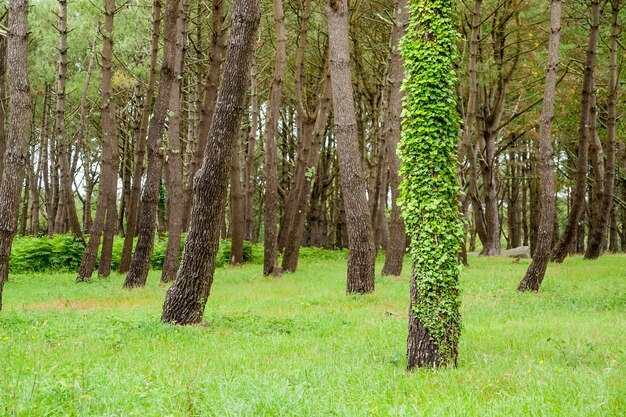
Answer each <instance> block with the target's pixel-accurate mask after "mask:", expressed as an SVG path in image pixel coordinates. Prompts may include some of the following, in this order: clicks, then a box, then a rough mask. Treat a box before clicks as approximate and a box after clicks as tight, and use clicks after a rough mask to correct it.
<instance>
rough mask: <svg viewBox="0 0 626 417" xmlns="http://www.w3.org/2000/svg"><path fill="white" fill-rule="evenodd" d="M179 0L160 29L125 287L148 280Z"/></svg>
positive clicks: (169, 6)
mask: <svg viewBox="0 0 626 417" xmlns="http://www.w3.org/2000/svg"><path fill="white" fill-rule="evenodd" d="M180 2H181V0H169V1H168V2H167V5H166V7H165V22H164V27H163V39H164V43H163V62H162V63H161V71H160V75H159V87H158V90H157V97H156V101H155V103H154V115H153V116H152V120H151V121H150V126H149V127H148V138H147V147H148V165H147V169H146V182H145V184H144V187H143V191H142V193H141V205H140V210H139V220H138V222H137V227H138V228H137V231H138V239H137V246H136V247H135V254H134V256H133V260H132V262H131V264H130V270H129V271H128V275H126V280H125V281H124V288H135V287H143V286H145V285H146V280H147V279H148V269H149V268H150V256H151V255H152V249H153V247H154V232H155V229H156V214H157V207H158V205H159V201H160V198H161V171H162V168H163V153H162V150H161V147H162V144H163V133H164V132H165V119H166V117H167V115H168V109H169V105H170V96H171V93H172V85H173V84H174V79H175V78H176V77H175V75H176V74H175V73H176V68H175V64H176V62H175V61H176V38H177V36H176V35H177V30H176V23H177V20H178V11H179V5H180Z"/></svg>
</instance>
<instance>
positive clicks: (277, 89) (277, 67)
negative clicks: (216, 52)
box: [263, 0, 287, 275]
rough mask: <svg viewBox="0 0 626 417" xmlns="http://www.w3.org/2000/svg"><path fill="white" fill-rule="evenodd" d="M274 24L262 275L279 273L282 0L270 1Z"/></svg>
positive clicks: (283, 19)
mask: <svg viewBox="0 0 626 417" xmlns="http://www.w3.org/2000/svg"><path fill="white" fill-rule="evenodd" d="M274 25H275V27H276V62H275V64H274V79H273V81H272V88H271V94H270V101H269V104H268V111H267V119H266V124H265V131H266V135H265V219H264V220H265V229H264V233H263V243H264V245H263V275H270V274H275V275H276V274H280V270H279V269H278V268H277V267H276V258H277V248H276V244H277V241H276V233H277V230H276V226H277V224H276V215H277V213H278V183H277V175H278V170H277V164H278V145H277V136H278V119H279V117H280V105H281V101H282V95H283V78H284V76H285V60H286V58H287V51H286V49H285V16H284V12H283V2H282V0H274Z"/></svg>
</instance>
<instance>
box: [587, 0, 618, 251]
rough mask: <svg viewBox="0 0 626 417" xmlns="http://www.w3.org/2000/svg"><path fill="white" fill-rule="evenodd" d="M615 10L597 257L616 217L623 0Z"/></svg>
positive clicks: (595, 230) (594, 239) (590, 246)
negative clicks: (619, 67)
mask: <svg viewBox="0 0 626 417" xmlns="http://www.w3.org/2000/svg"><path fill="white" fill-rule="evenodd" d="M611 5H612V9H613V10H612V14H611V41H610V48H611V53H610V55H611V57H610V63H609V88H608V90H609V91H608V106H607V111H608V120H607V144H606V165H605V169H604V189H603V190H602V191H603V192H602V198H601V199H600V201H599V204H598V213H597V221H596V223H595V224H593V227H592V229H591V233H590V235H589V241H588V243H587V251H586V252H585V259H597V258H598V257H599V256H600V254H601V253H602V250H603V247H604V242H605V241H606V233H607V225H608V224H609V221H610V219H611V218H612V216H611V213H612V209H613V197H614V194H615V154H616V152H617V143H616V127H617V89H618V85H619V84H618V79H619V76H618V68H617V49H618V37H619V33H620V25H619V11H620V0H612V1H611Z"/></svg>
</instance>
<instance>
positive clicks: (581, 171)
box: [552, 0, 601, 263]
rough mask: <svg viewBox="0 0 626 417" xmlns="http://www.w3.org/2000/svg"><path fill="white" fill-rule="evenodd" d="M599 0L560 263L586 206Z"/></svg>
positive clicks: (555, 253) (557, 255)
mask: <svg viewBox="0 0 626 417" xmlns="http://www.w3.org/2000/svg"><path fill="white" fill-rule="evenodd" d="M600 9H601V5H600V0H592V1H591V29H590V30H589V45H588V47H587V56H586V58H585V68H584V72H583V91H582V99H581V104H580V119H579V125H578V159H577V171H576V186H575V188H574V192H573V196H572V207H571V208H570V212H569V216H568V217H567V224H566V225H565V230H563V234H562V235H561V238H560V239H559V242H558V243H557V244H556V246H555V247H554V249H553V250H552V260H553V261H555V262H557V263H561V262H563V260H564V259H565V257H566V256H567V253H568V251H569V247H570V245H571V243H572V240H573V239H574V233H575V230H576V228H577V227H578V223H579V222H580V219H581V216H582V214H583V211H584V208H585V194H586V191H587V163H588V158H589V120H590V117H591V104H592V96H593V90H594V76H593V74H594V67H595V63H596V49H597V46H598V32H599V29H600Z"/></svg>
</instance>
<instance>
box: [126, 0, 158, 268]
mask: <svg viewBox="0 0 626 417" xmlns="http://www.w3.org/2000/svg"><path fill="white" fill-rule="evenodd" d="M160 27H161V0H153V3H152V38H151V40H150V69H149V73H148V74H149V75H148V85H147V87H146V95H145V98H144V103H143V108H142V112H141V121H140V123H139V129H138V130H137V135H136V136H135V150H134V154H135V155H134V159H135V164H134V167H133V185H132V187H131V191H130V201H129V204H128V214H127V215H126V235H125V236H124V247H123V248H122V258H121V259H120V266H119V268H118V271H119V272H121V273H125V272H128V269H129V268H130V261H131V258H132V256H133V240H134V238H135V235H136V229H137V219H138V217H139V197H140V194H141V179H142V175H143V168H144V157H145V155H146V132H147V129H148V120H149V118H150V113H151V110H152V109H151V107H152V106H151V105H152V96H153V94H154V87H155V84H156V76H157V55H158V53H159V30H160Z"/></svg>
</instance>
